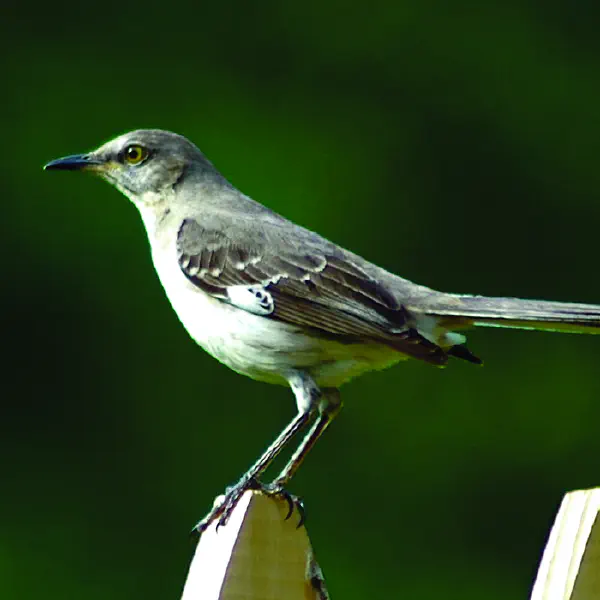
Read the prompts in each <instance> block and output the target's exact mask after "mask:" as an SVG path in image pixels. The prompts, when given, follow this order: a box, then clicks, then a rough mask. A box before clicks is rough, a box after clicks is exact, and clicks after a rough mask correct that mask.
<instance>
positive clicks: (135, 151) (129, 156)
mask: <svg viewBox="0 0 600 600" xmlns="http://www.w3.org/2000/svg"><path fill="white" fill-rule="evenodd" d="M147 157H148V150H146V148H144V147H143V146H137V145H135V146H127V148H125V152H124V153H123V160H124V161H125V162H126V163H127V164H129V165H138V164H139V163H141V162H142V161H143V160H144V159H145V158H147Z"/></svg>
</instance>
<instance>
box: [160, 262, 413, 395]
mask: <svg viewBox="0 0 600 600" xmlns="http://www.w3.org/2000/svg"><path fill="white" fill-rule="evenodd" d="M154 263H155V267H156V270H157V272H158V275H159V277H160V280H161V282H162V284H163V287H164V288H165V291H166V293H167V297H168V298H169V301H170V302H171V305H172V306H173V309H174V310H175V312H176V313H177V316H178V317H179V319H180V321H181V322H182V324H183V326H184V327H185V328H186V330H187V331H188V333H189V334H190V336H191V337H192V338H193V339H194V340H195V341H196V342H197V343H198V344H199V345H200V346H202V347H203V348H204V349H205V350H206V351H207V352H208V353H209V354H211V355H212V356H213V357H215V358H216V359H217V360H219V361H220V362H222V363H224V364H225V365H227V366H228V367H230V368H231V369H233V370H234V371H237V372H238V373H242V374H244V375H247V376H249V377H252V378H253V379H258V380H260V381H266V382H269V383H278V384H286V383H287V375H288V374H289V373H290V371H292V370H294V369H302V370H305V371H307V372H309V373H310V374H311V375H312V376H313V377H314V378H315V380H316V382H317V383H318V384H319V385H321V386H323V387H338V386H339V385H341V384H342V383H345V382H346V381H348V380H349V379H351V378H353V377H356V376H357V375H360V374H362V373H364V372H366V371H370V370H373V369H381V368H384V367H387V366H389V365H391V364H394V363H396V362H398V361H399V360H401V359H403V358H405V356H404V355H402V354H400V353H398V352H396V351H395V350H393V349H391V348H389V347H387V346H384V345H382V344H376V343H344V342H338V341H335V340H332V339H330V338H323V337H319V336H318V335H315V332H314V331H309V330H304V329H301V328H299V327H295V326H293V325H291V324H288V323H283V322H281V321H276V320H274V319H271V318H268V317H262V316H259V315H255V314H252V313H249V312H246V311H244V310H242V309H239V308H236V307H234V306H232V305H230V304H227V303H225V302H222V301H220V300H216V299H214V298H212V297H210V296H208V295H207V294H205V293H204V292H203V291H201V290H200V289H199V288H197V287H196V286H194V285H193V284H192V283H191V282H190V281H189V280H188V279H187V278H186V277H185V275H184V274H183V273H182V272H181V271H180V270H179V269H178V268H174V266H175V265H174V264H169V265H166V264H165V263H163V262H161V261H160V260H156V257H155V261H154ZM163 267H164V268H163Z"/></svg>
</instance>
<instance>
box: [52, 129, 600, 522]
mask: <svg viewBox="0 0 600 600" xmlns="http://www.w3.org/2000/svg"><path fill="white" fill-rule="evenodd" d="M44 168H45V169H46V170H77V171H88V172H91V173H93V174H95V175H98V176H100V177H101V178H103V179H105V180H106V181H108V182H109V183H110V184H112V185H113V186H115V187H116V188H117V189H118V190H119V191H121V192H122V193H123V194H124V195H125V196H126V197H127V198H129V200H131V202H132V203H133V204H134V205H135V206H136V207H137V209H138V210H139V213H140V216H141V218H142V221H143V223H144V226H145V229H146V232H147V235H148V240H149V243H150V250H151V254H152V260H153V264H154V267H155V270H156V273H157V275H158V277H159V279H160V281H161V283H162V286H163V288H164V290H165V292H166V295H167V297H168V299H169V301H170V303H171V305H172V307H173V309H174V310H175V312H176V314H177V316H178V317H179V320H180V321H181V323H182V324H183V326H184V328H185V329H186V330H187V332H188V333H189V335H190V336H191V337H192V338H193V339H194V340H195V341H196V342H197V343H198V344H199V345H200V346H201V347H202V348H203V349H204V350H206V351H207V352H208V353H209V354H210V355H212V356H213V357H214V358H216V359H217V360H219V361H220V362H222V363H223V364H225V365H226V366H228V367H230V368H231V369H233V370H234V371H236V372H237V373H240V374H243V375H246V376H248V377H250V378H252V379H255V380H258V381H262V382H266V383H270V384H278V385H285V386H289V388H291V391H292V392H293V394H294V397H295V400H296V407H297V414H296V415H295V416H294V417H293V419H292V420H291V421H290V422H289V424H288V425H287V426H286V427H285V428H284V429H283V430H282V431H281V433H280V434H279V435H278V436H277V437H276V438H275V440H274V441H273V442H272V444H271V445H270V446H269V447H268V448H267V450H266V451H265V452H264V453H263V454H262V455H261V456H260V457H259V458H258V460H256V462H254V463H253V464H252V466H251V467H250V468H249V469H248V470H247V472H246V473H244V474H243V475H242V477H241V478H240V479H239V481H237V483H235V484H234V485H232V486H230V487H228V488H226V490H225V493H224V494H222V495H221V496H219V497H217V499H216V500H215V503H214V505H213V507H212V509H211V510H210V511H209V512H208V513H207V514H206V516H205V517H204V518H203V519H202V520H200V521H199V522H198V523H197V525H196V527H195V529H196V530H197V531H198V532H202V531H204V530H205V529H206V528H207V527H208V526H209V525H210V524H211V523H213V522H216V523H217V527H218V526H222V525H225V524H226V523H227V520H228V519H229V516H230V515H231V513H232V511H233V509H234V508H235V506H236V504H237V502H238V501H239V499H240V498H241V496H242V495H243V494H244V492H245V491H247V490H249V489H260V490H262V491H263V492H264V493H267V494H271V495H280V496H282V497H284V498H285V499H286V500H287V501H288V502H289V504H290V511H289V513H288V515H287V517H289V516H290V515H291V514H292V512H293V508H294V507H295V506H297V507H298V508H299V509H300V510H301V509H302V503H301V501H300V499H299V498H298V497H296V496H292V495H291V494H290V493H289V492H288V491H287V486H288V484H289V482H290V480H291V479H292V477H293V476H294V474H295V473H296V471H297V470H298V468H299V466H300V465H301V464H302V462H303V460H304V458H305V456H306V455H307V453H308V452H309V451H310V450H311V449H312V447H313V446H314V444H315V442H316V441H317V440H318V438H319V437H320V436H321V435H322V434H323V432H324V431H325V430H326V429H327V427H328V426H329V425H330V423H331V422H332V420H333V419H334V418H335V417H336V416H337V414H338V413H339V412H340V409H341V407H342V401H341V397H340V392H339V388H340V386H341V385H342V384H344V383H346V382H348V381H350V380H351V379H353V378H355V377H357V376H359V375H361V374H363V373H366V372H368V371H372V370H379V369H383V368H386V367H390V366H392V365H394V364H396V363H398V362H400V361H403V360H406V359H416V360H420V361H424V362H425V363H429V364H431V365H435V366H438V367H440V366H444V365H446V363H447V362H448V361H449V360H450V359H451V358H456V359H462V360H465V361H468V362H471V363H474V364H481V362H482V361H481V359H480V358H478V357H477V356H476V355H475V354H473V353H472V352H471V350H469V349H468V347H467V346H466V338H465V336H464V334H462V333H460V331H462V330H464V329H467V328H470V327H474V326H491V327H507V328H520V329H535V330H548V331H557V332H574V333H591V334H598V333H600V306H598V305H592V304H577V303H567V302H552V301H542V300H521V299H518V298H508V297H507V298H498V297H486V296H477V295H467V294H450V293H444V292H439V291H436V290H434V289H431V288H428V287H425V286H422V285H418V284H416V283H413V282H411V281H408V280H407V279H404V278H402V277H400V276H398V275H395V274H393V273H391V272H388V271H386V270H384V269H383V268H380V267H378V266H376V265H375V264H373V263H371V262H369V261H367V260H366V259H364V258H362V257H360V256H358V255H357V254H354V253H352V252H350V251H349V250H346V249H344V248H342V247H340V246H338V245H336V244H335V243H333V242H331V241H329V240H327V239H325V238H324V237H322V236H320V235H319V234H317V233H315V232H313V231H310V230H308V229H306V228H304V227H302V226H300V225H297V224H295V223H293V222H292V221H290V220H288V219H286V218H284V217H283V216H281V215H279V214H278V213H276V212H274V211H273V210H271V209H269V208H268V207H266V206H264V205H262V204H260V203H258V202H256V201H254V200H253V199H251V198H250V197H248V196H247V195H245V194H243V193H242V192H241V191H239V190H238V189H237V188H236V187H234V186H233V185H232V184H231V183H229V181H228V180H227V179H226V178H225V177H224V176H223V175H222V174H221V173H220V172H219V171H218V170H217V169H216V168H215V167H214V166H213V164H212V163H211V162H210V161H209V160H208V159H207V158H206V156H205V155H204V154H203V153H202V152H201V151H200V150H199V149H198V148H197V147H196V146H195V145H194V144H193V143H192V142H191V141H189V140H188V139H187V138H185V137H183V136H181V135H178V134H175V133H172V132H169V131H164V130H160V129H138V130H135V131H131V132H128V133H125V134H123V135H120V136H118V137H116V138H114V139H112V140H110V141H108V142H107V143H105V144H103V145H101V146H100V147H98V148H97V149H96V150H93V151H91V152H87V153H84V154H75V155H70V156H66V157H64V158H59V159H57V160H53V161H51V162H49V163H48V164H46V165H45V167H44ZM301 431H304V432H305V435H304V437H303V439H302V440H301V442H300V444H299V445H298V446H297V447H296V449H295V451H294V452H293V453H292V456H291V458H290V459H289V461H288V462H287V463H286V464H285V466H284V467H283V469H282V471H281V472H280V473H279V475H278V476H277V477H275V479H274V480H273V481H271V482H270V483H265V482H263V481H262V477H263V475H264V473H265V471H266V469H267V468H268V467H269V465H270V464H271V463H272V461H273V460H274V459H275V458H276V457H277V456H278V455H279V454H280V453H281V452H282V450H283V449H284V448H286V447H288V445H289V444H290V441H291V439H292V438H293V437H294V436H295V435H296V434H297V433H299V432H301ZM302 519H303V516H302V513H301V520H302Z"/></svg>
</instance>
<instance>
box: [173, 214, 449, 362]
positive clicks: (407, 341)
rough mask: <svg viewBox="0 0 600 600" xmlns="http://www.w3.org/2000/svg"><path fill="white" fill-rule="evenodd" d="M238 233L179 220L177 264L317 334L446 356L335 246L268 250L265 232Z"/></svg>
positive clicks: (221, 294)
mask: <svg viewBox="0 0 600 600" xmlns="http://www.w3.org/2000/svg"><path fill="white" fill-rule="evenodd" d="M238 234H239V229H238V231H236V235H235V240H234V239H232V238H233V237H234V236H228V235H227V232H226V231H221V230H220V229H219V230H217V229H210V228H205V227H203V226H201V225H200V224H199V223H198V222H197V221H196V220H194V219H186V220H185V221H184V222H183V223H182V225H181V227H180V229H179V232H178V237H177V252H178V261H179V266H180V268H181V270H182V271H183V273H184V274H185V275H186V276H187V278H188V279H189V280H190V281H191V282H192V283H193V284H194V285H196V286H198V287H199V288H200V289H201V290H202V291H204V292H205V293H207V294H209V295H211V296H213V297H214V298H218V299H220V300H222V301H223V302H229V303H231V304H233V305H235V306H236V307H238V308H241V309H243V310H247V311H248V312H252V313H254V314H257V315H260V316H263V317H264V318H269V319H276V320H280V321H283V322H286V323H289V324H292V325H296V326H299V327H303V328H311V329H313V330H314V331H315V334H317V335H323V336H334V337H335V338H338V339H340V341H345V342H353V341H358V340H364V339H365V338H366V339H369V340H373V341H377V342H380V343H384V344H387V345H389V346H391V347H393V348H395V349H397V350H398V351H399V352H402V353H405V354H408V355H409V356H412V357H415V358H419V359H421V360H425V361H427V362H431V363H434V364H444V363H445V362H446V361H447V354H446V353H445V352H444V351H443V350H442V349H441V348H439V347H438V346H437V345H436V344H433V343H432V342H430V341H429V340H427V339H425V338H424V337H422V336H421V335H420V334H419V333H418V332H417V331H416V330H415V329H413V328H412V327H410V326H409V324H408V321H409V315H408V313H407V311H406V309H405V308H404V307H403V306H402V305H400V304H399V303H398V301H397V300H396V298H395V297H394V295H393V294H392V293H391V292H390V291H389V290H388V289H387V288H386V287H385V286H384V285H382V284H381V283H380V282H378V281H376V280H375V279H373V278H372V277H370V276H369V275H368V274H367V273H366V272H365V271H364V270H363V269H361V268H360V267H359V266H358V265H356V264H354V263H353V262H352V261H351V259H349V258H348V257H346V256H344V255H343V254H342V253H341V252H335V251H328V252H324V251H316V250H315V249H314V248H312V247H310V246H308V245H307V246H306V252H303V251H302V250H303V249H302V247H300V248H299V247H298V244H297V243H295V244H291V243H290V244H289V247H286V248H285V249H284V250H283V251H282V252H279V253H275V252H273V251H272V250H270V248H269V244H268V242H267V240H266V239H263V240H262V242H261V240H258V241H257V240H256V239H253V240H252V242H251V243H250V240H246V239H240V236H239V235H238ZM242 238H243V236H242ZM279 245H280V244H279ZM330 249H331V250H334V249H333V248H330Z"/></svg>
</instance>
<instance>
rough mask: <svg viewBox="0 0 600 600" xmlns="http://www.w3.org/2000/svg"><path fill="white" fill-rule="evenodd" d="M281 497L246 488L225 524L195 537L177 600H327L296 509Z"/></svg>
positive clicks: (320, 574) (318, 569)
mask: <svg viewBox="0 0 600 600" xmlns="http://www.w3.org/2000/svg"><path fill="white" fill-rule="evenodd" d="M287 512H288V504H287V502H286V501H285V500H283V499H279V498H273V497H271V496H266V495H265V494H262V493H260V492H255V491H249V492H246V493H245V494H244V496H243V497H242V499H241V500H240V502H239V503H238V505H237V506H236V507H235V510H234V511H233V513H232V514H231V517H230V519H229V522H228V523H227V525H225V526H223V527H219V529H218V530H217V528H216V524H212V525H211V526H210V527H209V528H208V529H207V530H206V531H205V532H204V533H203V534H202V536H201V538H200V541H199V542H198V546H197V548H196V552H195V555H194V558H193V559H192V562H191V565H190V569H189V572H188V577H187V581H186V583H185V587H184V590H183V596H182V600H242V599H243V600H283V599H285V600H328V599H329V595H328V594H327V591H326V589H325V582H324V580H323V575H322V573H321V569H320V568H319V565H318V564H317V562H316V560H315V558H314V554H313V551H312V547H311V545H310V541H309V539H308V535H307V533H306V529H305V528H304V527H300V528H298V527H297V524H298V519H299V518H300V516H299V515H298V514H297V513H294V514H292V516H291V517H290V518H289V519H288V520H285V517H286V515H287Z"/></svg>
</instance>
